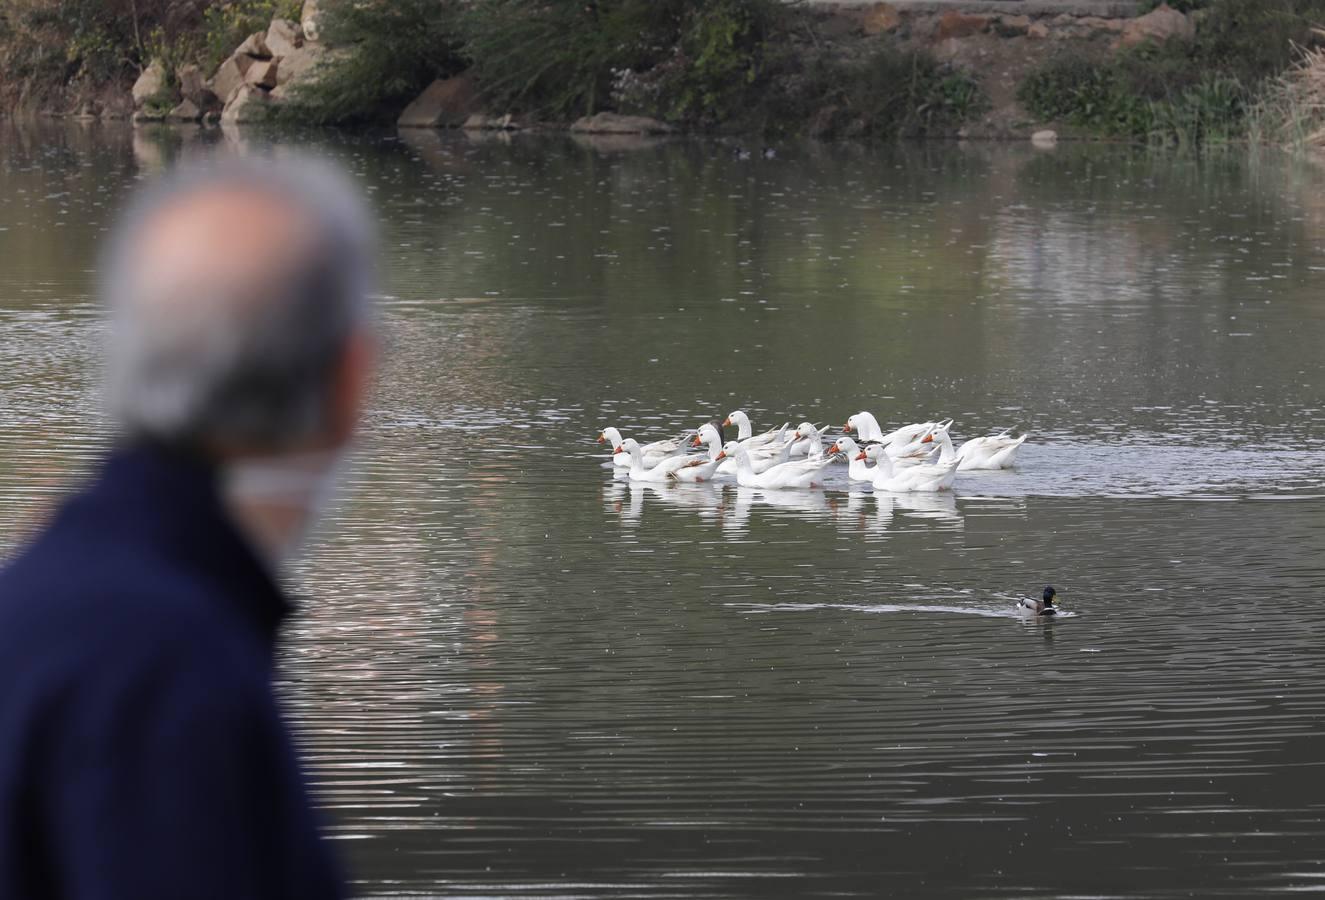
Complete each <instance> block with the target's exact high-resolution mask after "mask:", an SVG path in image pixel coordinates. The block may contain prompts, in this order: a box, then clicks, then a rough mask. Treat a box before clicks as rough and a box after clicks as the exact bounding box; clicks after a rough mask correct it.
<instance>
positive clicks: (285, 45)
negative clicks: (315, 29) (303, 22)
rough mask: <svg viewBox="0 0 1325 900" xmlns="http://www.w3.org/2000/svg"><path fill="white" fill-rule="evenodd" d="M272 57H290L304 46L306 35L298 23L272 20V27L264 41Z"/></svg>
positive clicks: (287, 20) (286, 20)
mask: <svg viewBox="0 0 1325 900" xmlns="http://www.w3.org/2000/svg"><path fill="white" fill-rule="evenodd" d="M263 43H264V44H266V46H267V50H268V52H270V53H271V55H272V56H276V57H281V56H288V55H289V54H291V53H293V52H294V51H296V50H298V49H299V48H300V47H302V46H303V45H304V33H303V31H301V30H300V28H299V23H298V22H291V21H290V20H289V19H272V20H271V27H270V28H268V29H267V35H266V37H265V38H264V39H263Z"/></svg>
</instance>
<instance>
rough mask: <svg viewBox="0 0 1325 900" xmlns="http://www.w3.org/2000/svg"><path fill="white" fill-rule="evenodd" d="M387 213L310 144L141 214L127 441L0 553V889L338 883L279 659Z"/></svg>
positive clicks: (365, 325) (35, 891)
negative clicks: (314, 157)
mask: <svg viewBox="0 0 1325 900" xmlns="http://www.w3.org/2000/svg"><path fill="white" fill-rule="evenodd" d="M366 223H367V217H366V215H365V211H364V210H363V209H362V208H361V206H360V204H359V201H358V200H357V198H356V195H355V193H354V192H353V191H352V190H351V189H350V187H349V186H348V185H347V184H346V183H345V182H344V181H343V180H342V179H341V178H340V176H338V175H336V174H335V173H333V172H332V171H331V170H329V169H327V168H324V167H323V166H321V165H319V164H317V163H315V162H312V161H308V160H305V161H302V162H300V163H299V164H298V165H295V164H293V163H283V164H276V163H270V162H268V163H256V162H254V163H240V162H229V163H221V164H216V165H213V166H210V167H206V168H198V169H195V170H193V171H189V172H185V173H182V174H178V175H176V176H174V177H173V178H172V179H170V180H169V181H167V182H166V183H163V184H161V185H158V186H156V187H155V188H153V189H152V190H151V191H150V192H149V193H148V194H147V195H146V196H144V197H143V198H142V199H141V200H140V202H139V203H138V204H136V206H135V207H134V208H133V210H132V211H131V213H130V215H129V217H128V218H127V220H126V221H125V222H124V223H122V224H121V227H120V230H119V232H118V233H117V237H116V239H115V241H114V242H113V244H112V246H111V248H110V251H109V253H108V255H107V257H106V260H105V262H106V266H105V270H104V276H105V277H104V284H103V293H104V299H105V301H106V303H107V305H108V307H109V314H110V323H111V338H110V344H109V360H108V362H109V367H108V376H109V388H110V390H109V400H110V403H111V409H112V413H113V415H114V417H115V419H116V420H117V424H118V426H119V435H118V440H117V442H116V445H115V446H114V448H113V449H112V450H111V451H110V452H109V454H108V455H107V457H106V459H105V460H104V461H103V463H102V464H101V465H100V466H99V467H98V468H97V470H96V471H95V473H94V474H93V476H92V478H91V481H90V483H89V484H88V485H87V486H86V487H85V488H83V489H82V490H81V491H80V492H78V493H77V494H76V495H75V496H73V497H72V498H71V499H70V500H69V501H68V502H67V503H66V504H65V505H64V506H63V508H62V509H61V510H60V511H59V513H58V514H57V515H56V516H55V518H54V520H53V521H52V523H51V524H50V526H49V529H48V530H47V531H46V532H45V533H44V534H42V535H41V536H39V537H38V538H37V539H36V540H35V541H34V542H33V543H32V544H31V545H30V546H29V547H28V548H27V549H26V550H24V551H23V552H22V554H21V555H20V556H19V557H18V558H17V559H16V560H14V561H13V562H12V563H11V564H10V565H9V566H8V567H7V568H6V569H5V571H4V572H3V574H0V897H4V898H11V897H12V898H47V897H62V898H64V897H67V898H93V897H95V898H137V900H142V898H158V897H160V898H165V897H172V898H174V897H216V898H228V900H230V898H255V897H301V898H304V897H307V898H316V897H332V896H337V895H339V893H340V884H339V880H338V876H337V872H336V868H335V866H334V864H333V861H332V859H331V854H330V852H329V850H328V848H327V846H326V844H324V843H323V842H322V841H321V840H320V839H319V837H318V834H317V830H316V827H315V821H314V820H315V817H314V815H313V813H312V810H311V809H310V807H309V802H308V797H307V795H306V793H305V788H304V784H303V780H302V778H301V776H300V773H299V770H298V767H297V765H296V762H295V757H294V753H293V751H292V747H291V743H290V738H289V735H288V734H287V731H286V728H285V726H284V724H283V723H282V721H281V716H280V714H279V712H278V710H277V705H276V703H275V702H274V699H273V696H272V691H271V684H270V681H271V675H272V655H273V644H274V641H275V639H276V632H277V628H278V626H279V625H280V623H281V620H282V619H283V618H284V617H285V616H286V615H287V613H288V612H289V604H288V603H287V601H286V599H285V598H284V597H283V596H282V594H281V590H280V588H279V587H278V586H277V583H276V577H277V576H278V574H279V572H280V570H281V566H282V564H283V563H284V562H285V561H287V560H288V559H289V558H290V556H291V554H292V553H294V552H295V551H296V550H297V548H298V546H299V543H300V539H301V538H302V536H303V535H304V533H305V532H306V530H307V529H308V528H309V526H310V525H311V524H312V522H313V520H314V518H315V516H316V514H317V512H318V510H319V507H320V506H321V505H322V504H323V503H325V499H326V496H327V492H328V488H330V487H331V486H332V484H333V482H334V477H335V473H336V470H337V465H336V464H337V461H338V460H339V458H340V456H341V454H342V452H343V450H344V448H345V446H346V444H347V442H348V441H349V439H350V437H351V434H352V432H353V430H354V427H355V422H356V420H357V418H358V414H359V409H360V404H361V403H362V401H363V398H364V392H365V390H366V386H367V383H368V380H369V375H370V371H369V370H370V364H371V357H372V349H373V347H372V340H371V315H370V312H371V311H370V309H369V304H368V286H369V276H370V268H371V266H370V262H371V251H372V246H371V243H372V242H371V240H370V233H369V231H370V229H369V228H368V226H367V224H366Z"/></svg>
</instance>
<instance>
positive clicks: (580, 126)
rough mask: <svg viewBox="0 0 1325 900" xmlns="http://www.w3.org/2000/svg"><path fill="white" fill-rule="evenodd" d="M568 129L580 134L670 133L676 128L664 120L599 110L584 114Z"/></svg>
mask: <svg viewBox="0 0 1325 900" xmlns="http://www.w3.org/2000/svg"><path fill="white" fill-rule="evenodd" d="M570 130H571V131H575V132H579V133H581V134H670V133H671V132H673V131H675V130H676V129H674V128H672V126H671V125H668V124H667V123H666V122H659V121H658V120H657V119H650V118H649V117H647V116H622V115H618V114H617V113H610V112H600V113H599V114H598V115H596V116H585V117H584V118H583V119H579V120H577V121H576V122H575V124H573V125H571V127H570Z"/></svg>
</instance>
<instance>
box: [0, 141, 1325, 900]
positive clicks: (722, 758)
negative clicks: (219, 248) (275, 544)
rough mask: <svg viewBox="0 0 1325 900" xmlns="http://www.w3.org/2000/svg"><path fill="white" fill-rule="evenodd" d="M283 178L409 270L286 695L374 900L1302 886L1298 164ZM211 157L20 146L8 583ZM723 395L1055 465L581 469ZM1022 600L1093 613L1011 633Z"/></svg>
mask: <svg viewBox="0 0 1325 900" xmlns="http://www.w3.org/2000/svg"><path fill="white" fill-rule="evenodd" d="M206 143H208V145H209V146H210V145H213V144H214V145H215V146H216V147H219V148H220V149H222V150H223V151H225V152H231V151H233V150H235V149H236V148H238V149H241V150H244V151H246V152H266V150H267V149H268V144H267V142H266V141H264V140H262V139H260V138H252V137H247V136H246V137H245V138H244V139H243V140H240V141H235V140H230V139H224V138H217V139H214V140H212V141H210V142H206ZM295 143H300V142H299V141H295V140H293V139H291V140H289V141H286V142H282V143H280V144H278V145H277V146H276V148H275V152H279V151H280V149H281V148H282V147H284V146H287V145H291V144H295ZM307 143H312V144H316V145H318V146H319V147H320V148H321V149H322V150H324V151H325V152H327V153H330V154H331V155H333V156H335V157H337V158H339V159H341V160H342V161H343V162H344V163H345V164H346V165H347V166H349V167H350V168H351V169H352V170H353V171H354V172H355V173H356V175H357V176H358V177H359V178H361V179H362V181H363V183H364V184H365V186H366V187H367V188H368V189H369V190H370V191H371V192H372V197H373V198H374V201H375V203H376V205H377V207H378V209H379V210H380V212H381V216H382V220H383V227H384V231H385V236H386V238H387V249H388V270H389V274H390V284H389V291H388V293H389V295H388V296H387V297H386V298H385V299H384V301H383V307H384V320H385V324H386V328H387V331H388V334H389V338H390V353H389V357H388V362H387V368H386V371H385V373H384V375H383V378H382V382H381V385H380V389H379V392H378V396H377V398H376V401H375V403H374V404H373V407H372V409H371V412H370V416H369V421H368V426H367V433H366V435H365V438H364V441H363V446H362V448H361V451H360V454H359V460H358V465H357V467H356V476H355V479H354V485H353V487H352V489H351V490H350V491H349V492H348V494H347V496H346V498H345V499H344V501H343V502H342V503H341V504H340V505H339V506H338V507H337V509H336V511H335V513H334V515H333V516H332V521H330V522H329V523H328V524H327V527H326V528H325V529H324V531H323V534H322V536H321V537H319V538H318V540H317V541H316V543H315V545H314V546H313V548H312V550H311V553H310V555H309V557H308V559H307V560H306V562H305V563H304V564H303V565H302V566H301V569H300V571H299V573H298V575H299V578H298V581H299V584H300V588H301V590H303V591H304V592H306V593H307V594H309V595H310V596H311V597H313V598H315V599H312V600H310V601H309V602H308V604H307V607H306V613H305V615H304V616H302V617H301V618H300V619H299V620H297V621H296V622H295V623H294V624H293V626H292V628H291V631H290V634H289V642H288V646H287V648H286V651H285V656H284V670H283V671H284V681H283V684H282V688H283V690H284V692H285V694H286V695H287V696H288V698H289V700H290V703H291V706H292V709H293V712H294V714H295V716H296V717H297V719H298V721H299V724H300V727H301V730H302V743H303V747H304V750H305V753H306V756H307V759H308V762H309V767H310V769H311V772H312V775H313V778H314V779H315V781H316V783H317V785H318V796H319V800H320V802H321V804H322V805H323V806H324V807H326V809H327V810H328V811H329V812H330V813H331V815H332V817H333V819H334V827H333V831H332V833H333V835H334V836H335V837H336V838H337V839H339V845H340V847H341V849H342V850H343V851H344V853H345V854H346V856H347V858H348V860H349V861H350V863H351V865H352V868H353V871H354V874H355V879H356V881H355V885H356V891H357V892H358V893H361V894H363V895H392V894H444V895H464V896H485V897H486V896H537V897H554V896H555V897H589V896H636V897H666V896H678V897H731V896H769V895H797V896H826V895H833V896H844V895H846V896H851V895H889V896H899V897H901V896H906V897H919V896H934V897H961V898H965V897H1005V896H1006V897H1085V896H1089V897H1186V896H1200V897H1210V896H1229V897H1245V896H1252V895H1261V894H1264V895H1270V894H1279V893H1283V892H1289V891H1325V865H1322V860H1323V858H1325V852H1322V849H1321V848H1322V847H1323V846H1325V792H1323V789H1322V787H1321V785H1322V784H1323V783H1325V782H1323V781H1322V777H1321V776H1322V772H1321V766H1322V761H1323V760H1325V721H1323V720H1322V716H1323V715H1325V654H1322V653H1321V646H1320V645H1321V636H1322V630H1323V629H1325V555H1323V553H1325V489H1323V487H1322V480H1323V479H1325V403H1323V401H1322V391H1325V375H1323V373H1322V370H1321V364H1322V350H1321V348H1322V346H1325V202H1323V201H1322V200H1321V198H1322V197H1325V191H1323V190H1322V188H1323V187H1325V173H1322V171H1321V170H1320V169H1317V168H1315V167H1313V166H1311V165H1308V164H1301V163H1296V162H1294V161H1292V160H1290V159H1287V158H1284V157H1280V156H1276V155H1272V154H1261V155H1255V156H1250V157H1249V156H1248V155H1247V154H1246V153H1244V152H1240V151H1239V152H1234V153H1230V154H1227V155H1215V156H1210V157H1206V158H1203V159H1193V158H1186V157H1172V156H1166V155H1154V154H1151V153H1147V152H1142V151H1137V150H1131V149H1125V148H1111V147H1073V146H1069V145H1064V146H1061V147H1059V148H1058V149H1057V150H1055V151H1053V152H1048V153H1043V152H1036V151H1034V150H1032V149H1030V148H1023V147H1020V146H1015V147H1014V146H980V145H977V146H952V145H930V146H925V147H919V148H914V147H913V148H906V149H881V150H871V151H867V150H862V149H859V148H853V147H835V146H785V147H779V148H778V151H779V152H778V157H777V158H776V159H773V160H763V159H757V160H754V161H746V162H741V161H738V160H736V159H734V158H733V153H732V147H731V146H729V145H723V144H720V143H698V142H696V143H689V142H678V143H669V144H660V145H655V146H651V147H644V148H637V149H633V150H629V151H627V150H624V149H620V148H618V147H614V146H610V145H609V146H602V145H598V146H594V145H585V144H577V143H574V142H572V141H569V140H563V139H559V138H553V139H524V138H521V139H516V140H514V141H510V142H504V141H488V142H481V143H475V142H470V141H468V140H467V139H465V138H464V137H460V136H441V137H439V136H436V135H432V134H420V135H412V136H408V137H407V138H406V139H404V140H400V139H395V138H381V139H379V138H347V137H339V138H335V137H328V136H326V135H320V136H315V137H313V138H310V139H309V140H308V141H307ZM199 149H200V148H199V144H198V142H197V141H195V140H194V139H193V138H191V137H189V136H186V134H185V133H180V134H173V133H170V132H162V133H157V134H155V135H153V134H150V133H145V134H139V135H138V136H133V135H132V134H131V132H130V131H128V130H127V129H100V128H95V127H94V128H90V129H86V130H84V129H81V128H79V127H75V126H71V127H69V128H63V127H59V128H45V129H37V130H33V129H27V130H16V129H14V128H8V129H7V130H4V131H0V323H3V328H2V330H0V500H2V501H3V502H0V523H3V526H4V537H3V539H0V540H3V546H4V547H6V548H9V547H12V546H13V544H14V543H16V542H17V541H18V540H19V538H20V535H21V534H22V533H23V532H24V531H26V530H28V529H30V528H32V527H33V526H34V524H35V523H36V522H37V521H39V518H40V515H41V514H42V510H44V509H45V508H47V507H48V506H49V504H50V503H51V502H52V501H53V500H54V498H56V497H58V495H59V492H60V491H62V490H63V489H64V488H65V487H66V486H67V485H68V484H69V483H70V479H71V477H72V475H73V474H75V473H77V472H78V471H80V470H82V469H85V468H86V466H87V464H88V462H89V460H90V459H91V458H92V456H93V455H94V454H95V452H96V451H97V449H98V448H99V447H100V446H102V444H103V443H104V440H105V423H104V419H103V417H102V415H101V413H100V412H99V408H98V405H97V391H96V353H97V348H98V345H99V341H100V326H99V322H98V317H97V311H96V307H95V304H94V302H93V300H92V298H91V296H90V291H91V285H92V279H93V273H94V267H95V252H96V247H97V245H98V243H99V241H100V240H101V238H102V236H103V235H104V232H105V230H106V228H107V227H108V224H109V222H110V221H111V215H112V213H113V211H114V209H115V208H116V206H117V204H118V203H119V202H120V201H121V200H122V198H123V197H124V195H125V192H126V191H127V190H128V189H129V187H131V185H132V184H133V183H134V181H135V180H136V179H138V178H140V177H142V176H144V175H146V174H150V173H151V172H152V171H154V170H155V169H157V168H159V167H160V166H163V165H168V164H170V162H171V161H172V160H174V159H177V158H179V157H182V156H186V155H188V154H190V153H194V152H198V151H199ZM736 408H743V409H745V410H746V411H747V412H749V413H750V415H751V417H752V418H753V419H754V420H755V422H756V425H762V426H769V425H776V424H780V423H781V422H783V421H787V420H790V421H792V422H793V423H794V422H799V421H801V420H802V419H811V420H813V421H817V422H831V423H840V422H841V421H843V420H844V419H845V418H846V416H847V415H849V414H851V413H854V412H857V411H859V410H861V409H869V410H872V411H873V412H875V414H876V415H878V416H879V418H880V420H882V421H883V422H884V423H885V426H886V425H887V423H899V424H900V423H902V422H909V421H914V420H917V419H927V418H932V417H936V416H952V417H954V418H955V419H956V420H957V422H956V425H955V426H954V432H955V433H956V434H957V435H958V436H959V437H969V436H974V435H977V434H980V433H983V432H985V431H988V430H991V429H997V428H1002V427H1004V426H1005V425H1009V424H1017V425H1019V426H1021V427H1023V428H1025V429H1027V430H1029V431H1030V432H1031V433H1032V435H1033V436H1032V438H1031V440H1030V442H1029V443H1028V444H1027V446H1026V448H1025V450H1024V453H1023V456H1022V464H1021V466H1020V467H1019V469H1018V470H1017V471H1016V472H1009V473H992V474H986V475H980V474H971V475H969V476H968V475H966V474H965V473H964V474H963V476H962V478H961V479H960V480H959V481H958V484H957V489H956V491H955V492H954V494H953V495H951V496H937V497H935V496H926V497H916V496H911V497H907V496H898V497H877V498H876V497H874V496H872V495H871V493H870V491H869V489H868V488H865V489H853V488H852V487H851V486H850V485H848V484H847V482H846V481H845V479H844V478H842V477H840V476H836V477H834V478H833V479H832V480H831V481H830V484H829V486H828V489H827V490H825V491H810V492H788V493H781V494H779V493H765V492H758V491H748V490H743V489H737V488H735V487H734V486H730V485H729V486H722V485H719V486H716V487H713V486H695V487H692V488H685V487H680V488H670V489H669V488H656V487H652V486H640V485H629V484H626V483H622V482H620V481H618V480H615V479H614V478H613V474H612V471H611V470H610V469H606V468H604V467H603V465H602V464H603V462H604V460H605V456H604V454H603V452H602V450H601V448H600V447H598V445H596V444H595V443H594V442H593V438H594V437H595V436H596V435H597V433H598V431H599V429H600V428H601V427H602V426H604V425H607V424H616V425H618V426H620V427H621V428H622V429H623V430H624V431H626V432H627V433H628V434H640V435H647V436H650V437H653V436H664V435H669V434H672V433H674V432H676V431H679V430H680V429H682V428H685V427H693V426H695V425H697V424H699V422H701V421H703V420H705V419H707V418H710V417H713V416H721V415H724V414H725V413H727V412H729V411H731V410H732V409H736ZM1046 582H1053V583H1054V584H1055V585H1056V586H1058V588H1059V589H1060V591H1061V594H1060V599H1061V600H1062V601H1063V605H1064V606H1065V607H1066V608H1067V609H1068V610H1070V611H1071V612H1073V613H1075V615H1073V616H1070V617H1064V618H1062V619H1060V620H1059V621H1048V622H1037V621H1029V622H1028V621H1026V620H1021V619H1018V618H1017V617H1015V616H1013V615H1012V614H1011V609H1012V605H1013V603H1014V600H1015V598H1016V597H1018V596H1023V595H1026V594H1033V593H1037V592H1038V590H1039V588H1040V587H1041V586H1042V585H1043V584H1044V583H1046Z"/></svg>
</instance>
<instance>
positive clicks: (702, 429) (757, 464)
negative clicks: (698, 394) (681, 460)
mask: <svg viewBox="0 0 1325 900" xmlns="http://www.w3.org/2000/svg"><path fill="white" fill-rule="evenodd" d="M784 428H785V426H784ZM738 443H740V442H738ZM794 443H795V441H794V440H785V441H783V442H782V443H781V444H769V445H767V446H764V447H759V448H756V449H754V450H750V451H748V452H749V454H750V468H752V469H754V471H755V472H764V471H767V470H768V469H771V468H773V467H774V466H777V465H781V464H782V463H784V462H787V461H788V460H789V459H790V458H791V457H790V453H791V447H792V445H793V444H794ZM701 444H707V445H708V449H709V458H710V459H717V457H718V456H719V454H721V452H722V435H721V434H720V433H719V431H718V429H717V428H715V427H714V426H713V424H712V423H711V422H705V423H704V424H703V425H701V426H699V431H698V432H696V434H695V440H694V446H696V447H698V446H699V445H701ZM742 446H745V445H744V444H742ZM714 475H715V476H716V477H726V476H731V477H735V476H736V458H735V457H734V456H731V455H730V454H729V455H728V456H726V457H724V458H723V459H722V461H721V462H720V463H719V465H718V468H717V471H716V472H715V473H714Z"/></svg>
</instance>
